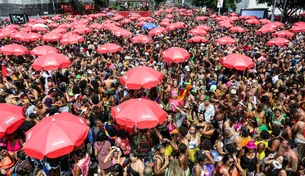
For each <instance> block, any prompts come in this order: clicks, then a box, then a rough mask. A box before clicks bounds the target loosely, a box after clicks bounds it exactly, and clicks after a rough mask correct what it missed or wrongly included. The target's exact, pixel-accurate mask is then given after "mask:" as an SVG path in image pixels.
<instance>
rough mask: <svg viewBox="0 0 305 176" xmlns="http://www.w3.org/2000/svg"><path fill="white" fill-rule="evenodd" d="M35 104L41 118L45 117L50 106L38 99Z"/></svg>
mask: <svg viewBox="0 0 305 176" xmlns="http://www.w3.org/2000/svg"><path fill="white" fill-rule="evenodd" d="M46 97H47V96H46ZM35 104H36V106H35V111H36V114H37V116H38V117H39V119H43V118H45V117H46V115H47V112H48V110H49V108H48V107H47V106H45V105H44V104H43V103H42V102H41V101H40V100H36V101H35Z"/></svg>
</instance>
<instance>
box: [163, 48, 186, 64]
mask: <svg viewBox="0 0 305 176" xmlns="http://www.w3.org/2000/svg"><path fill="white" fill-rule="evenodd" d="M162 58H163V59H164V60H165V61H166V62H174V63H179V62H184V61H186V60H188V59H189V58H190V53H188V52H187V51H186V49H184V48H179V47H172V48H169V49H167V50H165V51H163V52H162Z"/></svg>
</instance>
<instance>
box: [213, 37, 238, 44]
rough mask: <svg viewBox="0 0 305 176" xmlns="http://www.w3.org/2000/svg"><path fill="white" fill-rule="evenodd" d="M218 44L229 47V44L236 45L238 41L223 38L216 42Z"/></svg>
mask: <svg viewBox="0 0 305 176" xmlns="http://www.w3.org/2000/svg"><path fill="white" fill-rule="evenodd" d="M216 42H217V43H219V44H221V45H228V44H236V41H235V40H234V39H232V38H231V37H227V36H226V37H221V38H219V39H217V40H216Z"/></svg>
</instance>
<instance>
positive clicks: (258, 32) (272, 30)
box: [256, 27, 275, 34]
mask: <svg viewBox="0 0 305 176" xmlns="http://www.w3.org/2000/svg"><path fill="white" fill-rule="evenodd" d="M274 31H275V28H272V27H261V28H259V29H258V30H257V31H256V33H257V34H265V33H268V32H274Z"/></svg>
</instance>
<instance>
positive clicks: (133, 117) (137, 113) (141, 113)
mask: <svg viewBox="0 0 305 176" xmlns="http://www.w3.org/2000/svg"><path fill="white" fill-rule="evenodd" d="M111 114H112V117H114V119H115V121H116V122H117V123H118V124H120V125H122V126H125V127H128V128H133V127H134V126H137V128H139V129H146V128H154V127H156V126H157V125H158V124H162V123H163V122H164V121H165V119H166V117H167V113H166V112H165V111H164V110H163V109H162V108H161V107H160V106H159V105H158V104H157V103H156V102H154V101H151V100H146V99H141V98H140V99H130V100H128V101H125V102H123V103H121V104H119V105H118V106H115V107H113V108H111Z"/></svg>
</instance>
